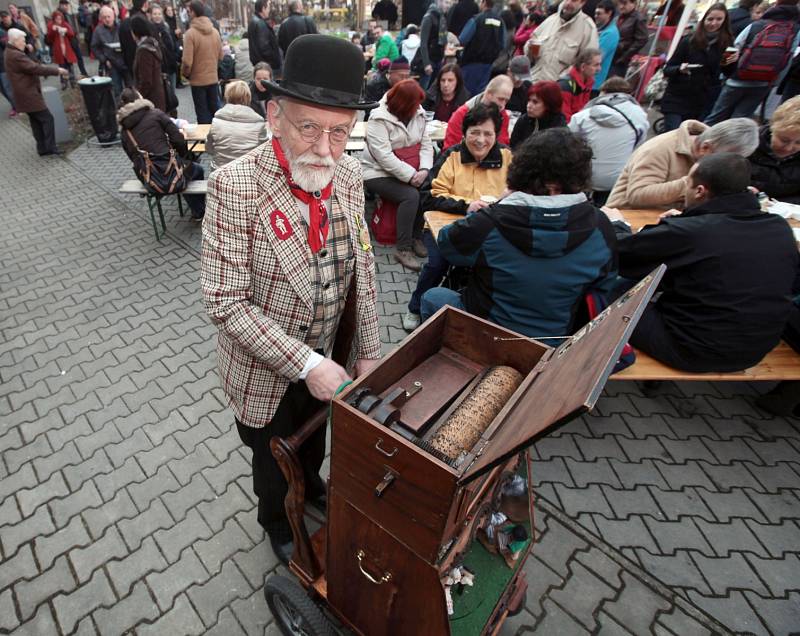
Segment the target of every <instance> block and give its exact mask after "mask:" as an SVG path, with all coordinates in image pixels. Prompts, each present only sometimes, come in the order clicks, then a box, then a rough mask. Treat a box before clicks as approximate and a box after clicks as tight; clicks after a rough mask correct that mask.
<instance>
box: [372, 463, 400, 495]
mask: <svg viewBox="0 0 800 636" xmlns="http://www.w3.org/2000/svg"><path fill="white" fill-rule="evenodd" d="M396 478H397V475H395V474H394V473H393V472H392V471H391V470H390V471H388V472H387V473H386V474H385V475H384V476H383V479H382V480H381V483H379V484H378V485H377V486H375V496H376V497H380V496H381V495H383V493H384V492H385V491H386V489H387V488H388V487H389V486H391V485H392V483H393V482H394V480H395V479H396Z"/></svg>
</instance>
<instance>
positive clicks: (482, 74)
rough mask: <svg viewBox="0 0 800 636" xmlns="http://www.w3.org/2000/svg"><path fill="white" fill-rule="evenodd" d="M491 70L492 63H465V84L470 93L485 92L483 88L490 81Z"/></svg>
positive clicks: (463, 68) (463, 71) (462, 69)
mask: <svg viewBox="0 0 800 636" xmlns="http://www.w3.org/2000/svg"><path fill="white" fill-rule="evenodd" d="M491 70H492V65H491V64H465V65H464V66H462V67H461V73H462V74H463V76H464V86H466V87H467V90H468V91H469V93H470V95H477V94H478V93H482V92H483V89H485V88H486V85H487V84H488V83H489V79H490V77H489V74H490V72H491Z"/></svg>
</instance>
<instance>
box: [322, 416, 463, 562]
mask: <svg viewBox="0 0 800 636" xmlns="http://www.w3.org/2000/svg"><path fill="white" fill-rule="evenodd" d="M337 407H338V408H339V409H341V410H342V411H344V412H337V413H336V414H335V416H334V420H333V421H334V424H333V434H332V452H331V483H332V484H334V485H335V486H336V488H337V489H338V491H339V492H340V493H341V494H342V496H344V497H345V498H346V499H348V500H349V501H351V502H353V504H354V505H356V506H357V507H358V508H359V509H360V510H362V511H363V512H364V514H366V515H367V516H368V517H369V518H370V519H372V520H373V521H375V522H376V523H378V524H380V525H381V526H382V527H383V528H384V529H386V530H387V531H388V532H390V533H391V534H393V535H394V536H395V537H396V538H397V539H398V540H400V541H402V542H403V543H404V544H405V545H407V546H408V547H409V548H411V549H412V550H413V551H414V552H416V553H417V554H418V555H419V556H421V557H422V558H424V559H426V560H427V561H428V562H431V563H433V562H434V561H435V559H436V556H437V554H438V552H439V547H440V546H441V544H442V542H443V539H444V535H443V533H444V529H445V526H446V524H447V518H448V516H449V513H450V507H451V505H452V503H453V495H454V492H455V479H454V477H453V476H452V474H451V473H449V472H448V471H447V469H446V468H443V467H440V466H439V465H438V464H437V463H436V462H435V461H432V460H431V458H430V456H427V455H426V454H425V453H424V452H423V451H421V450H420V449H418V448H417V447H416V446H414V445H413V444H409V443H408V442H406V441H405V440H403V439H401V438H400V437H399V436H396V435H394V434H393V433H392V432H391V431H389V430H388V429H386V428H384V427H381V426H380V425H377V424H373V423H372V422H370V421H365V420H361V419H359V416H360V413H359V414H357V415H353V414H352V413H350V412H349V411H346V410H345V409H348V407H346V406H341V405H339V404H335V405H334V409H336V408H337ZM389 474H391V478H390V481H391V483H389V484H388V485H387V486H386V487H385V489H384V490H383V491H382V494H381V495H380V496H378V495H376V488H378V487H379V486H380V485H381V484H382V483H383V482H384V481H385V479H386V477H387V475H389Z"/></svg>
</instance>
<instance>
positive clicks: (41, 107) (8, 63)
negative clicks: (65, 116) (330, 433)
mask: <svg viewBox="0 0 800 636" xmlns="http://www.w3.org/2000/svg"><path fill="white" fill-rule="evenodd" d="M4 61H5V67H6V73H7V74H8V80H9V82H10V83H11V90H12V91H13V94H14V101H15V104H16V107H17V111H18V112H20V113H28V118H29V119H30V122H31V132H32V133H33V137H34V139H36V151H37V152H38V153H39V156H43V155H59V154H61V152H60V151H59V149H58V148H57V147H56V130H55V124H54V123H53V115H52V114H50V111H49V110H47V105H46V104H45V103H44V97H43V96H42V85H41V82H40V81H39V78H40V77H42V76H46V75H61V77H67V76H68V75H69V71H67V69H64V68H59V67H58V66H56V65H55V64H47V65H45V64H39V63H38V62H34V61H33V60H32V59H31V58H29V57H28V56H27V55H26V54H25V32H24V31H20V30H19V29H10V30H9V31H8V43H7V45H6V52H5V58H4Z"/></svg>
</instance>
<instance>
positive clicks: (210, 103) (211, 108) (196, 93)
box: [192, 84, 221, 124]
mask: <svg viewBox="0 0 800 636" xmlns="http://www.w3.org/2000/svg"><path fill="white" fill-rule="evenodd" d="M192 100H193V101H194V112H195V114H196V115H197V123H198V124H210V123H211V120H212V119H213V118H214V113H216V112H217V111H218V110H219V109H220V106H221V105H220V103H219V86H217V85H216V84H210V85H208V86H192Z"/></svg>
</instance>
